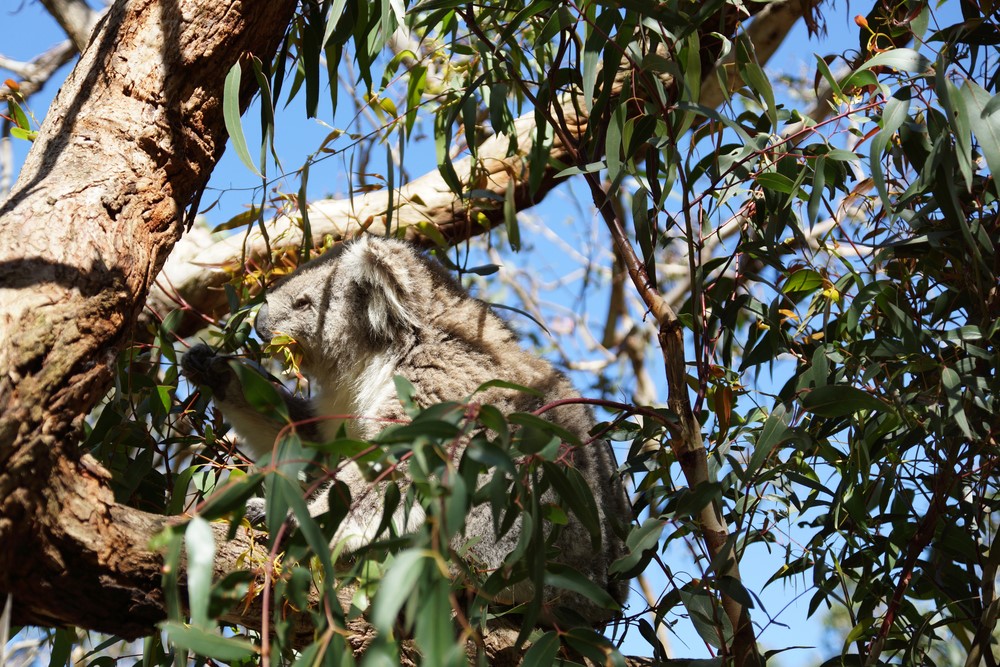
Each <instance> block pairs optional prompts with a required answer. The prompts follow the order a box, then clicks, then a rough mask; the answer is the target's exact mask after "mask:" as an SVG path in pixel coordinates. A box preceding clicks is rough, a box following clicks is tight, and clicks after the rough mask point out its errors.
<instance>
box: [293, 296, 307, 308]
mask: <svg viewBox="0 0 1000 667" xmlns="http://www.w3.org/2000/svg"><path fill="white" fill-rule="evenodd" d="M311 306H312V299H311V298H310V297H309V296H308V295H305V294H303V295H302V296H299V297H296V299H295V301H293V302H292V308H295V309H296V310H304V309H306V308H309V307H311Z"/></svg>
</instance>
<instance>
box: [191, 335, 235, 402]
mask: <svg viewBox="0 0 1000 667" xmlns="http://www.w3.org/2000/svg"><path fill="white" fill-rule="evenodd" d="M181 371H182V372H183V373H184V377H186V378H187V379H188V380H190V381H191V382H193V383H194V384H197V385H201V386H205V387H208V388H209V389H211V390H212V393H214V394H215V395H216V397H217V398H220V399H224V398H225V390H226V386H227V385H228V384H229V378H230V375H232V370H230V368H229V364H228V363H227V361H226V357H224V356H223V355H220V354H216V352H215V350H213V349H212V348H211V347H209V346H208V345H205V344H204V343H199V344H198V345H195V346H194V347H192V348H191V349H190V350H188V351H187V353H186V354H185V355H184V357H183V358H182V359H181Z"/></svg>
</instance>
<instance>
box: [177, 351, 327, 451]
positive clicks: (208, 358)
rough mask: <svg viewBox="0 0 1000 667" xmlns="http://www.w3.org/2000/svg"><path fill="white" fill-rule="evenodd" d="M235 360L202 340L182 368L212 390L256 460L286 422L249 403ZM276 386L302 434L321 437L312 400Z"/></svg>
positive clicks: (227, 418) (303, 435)
mask: <svg viewBox="0 0 1000 667" xmlns="http://www.w3.org/2000/svg"><path fill="white" fill-rule="evenodd" d="M231 359H232V357H230V356H228V355H222V354H217V353H216V352H215V350H213V349H212V348H211V347H209V346H208V345H205V344H203V343H202V344H198V345H195V346H194V347H192V348H191V349H190V350H188V352H187V354H185V355H184V357H183V359H181V369H182V371H183V373H184V376H185V377H187V378H188V380H190V381H191V382H192V383H193V384H196V385H199V386H202V387H208V388H209V389H211V390H212V396H213V398H214V399H215V404H216V406H217V407H218V408H219V409H220V410H222V414H223V416H224V417H225V418H226V420H227V421H228V422H229V423H230V424H232V426H233V428H235V429H236V432H237V433H239V434H240V436H241V438H242V440H243V442H244V443H245V444H246V447H247V449H248V450H249V451H250V453H251V454H252V455H253V457H254V459H255V460H256V459H260V458H261V457H263V456H265V455H266V454H269V453H270V452H271V450H272V448H273V447H274V442H275V440H277V438H278V433H279V432H280V431H281V429H282V428H284V427H285V426H286V424H285V423H284V422H283V421H282V419H281V418H280V417H278V415H267V414H261V413H260V412H258V411H257V410H255V409H254V408H253V406H251V405H250V404H249V403H248V402H247V400H246V397H245V396H244V394H243V387H242V386H241V385H240V382H239V379H238V378H237V377H236V373H234V372H233V369H232V368H230V366H229V362H230V360H231ZM241 363H242V362H241ZM275 389H276V390H277V391H278V393H279V394H280V395H281V398H282V400H283V401H284V402H285V405H286V407H287V409H288V414H289V415H290V416H291V418H292V421H294V422H296V423H298V424H299V426H298V430H299V434H300V435H301V436H302V437H303V438H304V439H306V440H317V439H318V437H319V432H318V430H317V428H316V425H315V424H314V423H312V422H310V421H308V420H309V419H311V418H312V416H313V414H312V410H311V409H310V408H309V405H308V403H307V402H306V401H305V400H303V399H301V398H299V397H297V396H293V395H292V394H291V393H289V392H288V390H287V389H285V388H284V387H282V386H281V385H275Z"/></svg>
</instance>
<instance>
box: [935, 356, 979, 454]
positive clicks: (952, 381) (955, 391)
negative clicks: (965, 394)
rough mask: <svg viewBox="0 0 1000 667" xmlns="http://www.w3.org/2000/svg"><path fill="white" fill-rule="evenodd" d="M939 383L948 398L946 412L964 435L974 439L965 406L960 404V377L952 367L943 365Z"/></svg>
mask: <svg viewBox="0 0 1000 667" xmlns="http://www.w3.org/2000/svg"><path fill="white" fill-rule="evenodd" d="M941 385H942V386H943V387H944V394H945V396H946V397H947V399H948V414H949V415H950V416H951V418H952V419H954V420H955V423H956V424H958V427H959V428H960V429H962V433H964V434H965V437H967V438H968V439H970V440H975V436H974V435H973V433H972V428H971V427H970V426H969V418H968V416H967V415H966V414H965V407H964V406H963V405H962V378H961V377H959V375H958V373H956V372H955V371H954V370H953V369H951V368H948V367H944V368H942V369H941Z"/></svg>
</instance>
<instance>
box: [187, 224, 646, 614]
mask: <svg viewBox="0 0 1000 667" xmlns="http://www.w3.org/2000/svg"><path fill="white" fill-rule="evenodd" d="M255 326H256V329H257V332H258V334H259V335H260V336H261V338H263V339H264V340H265V341H269V340H271V338H272V337H273V336H274V335H275V334H276V333H279V332H280V333H282V334H285V335H288V336H290V337H291V338H293V339H294V340H295V341H296V343H297V344H298V346H299V348H300V350H301V353H302V362H301V370H302V371H303V373H305V374H306V375H307V376H308V378H309V380H310V385H311V387H312V388H313V394H314V395H313V396H312V398H311V399H309V400H306V399H303V398H300V397H298V396H293V395H291V394H290V393H288V392H287V391H285V390H283V389H282V388H280V387H279V390H281V391H283V392H284V394H283V398H284V400H285V402H286V403H287V407H288V411H289V414H290V415H291V417H292V419H293V420H294V421H295V422H296V423H298V424H300V426H299V433H300V435H301V436H302V437H303V438H304V439H307V440H313V441H319V442H323V441H330V440H333V439H334V438H335V437H336V436H337V434H338V433H339V432H340V430H341V428H344V429H346V432H347V433H348V434H349V435H350V436H352V437H355V438H360V439H371V438H373V437H375V436H376V435H377V434H378V433H379V432H380V431H381V430H382V429H383V428H385V426H386V425H387V424H389V423H393V422H398V421H406V419H407V417H406V414H405V412H404V410H403V406H402V404H401V403H400V401H399V399H398V397H397V393H396V387H395V383H394V380H393V378H394V376H396V375H401V376H403V377H404V378H406V379H407V380H408V381H409V382H410V383H411V384H412V385H413V387H414V390H415V394H414V398H415V400H416V401H417V403H418V404H420V405H423V406H426V405H432V404H435V403H439V402H443V401H462V400H467V399H468V398H469V397H470V396H472V394H473V392H475V391H476V389H477V388H479V387H480V385H482V384H483V383H485V382H487V381H489V380H497V379H499V380H505V381H507V382H510V383H514V384H517V385H521V386H524V387H531V388H533V389H535V390H536V391H537V392H538V393H539V394H540V395H531V394H528V393H527V392H520V391H515V390H512V389H507V388H500V387H493V388H489V389H486V390H484V391H482V392H480V393H478V394H476V396H475V397H474V400H476V401H477V402H479V403H481V404H487V403H488V404H492V405H494V406H496V407H497V408H499V409H500V410H501V411H502V412H504V413H505V414H506V413H510V412H515V411H518V412H531V411H533V410H536V409H538V408H539V407H541V406H543V405H546V404H548V403H551V402H553V401H556V400H559V399H572V398H577V397H579V394H578V393H577V392H576V391H575V390H574V389H573V387H572V386H571V384H570V382H569V380H567V378H566V377H565V376H564V375H563V374H562V373H560V372H558V371H557V370H556V369H554V368H553V367H552V366H551V365H550V364H549V363H548V362H546V361H544V360H542V359H540V358H538V357H537V356H535V355H533V354H530V353H528V352H527V351H525V350H524V349H522V348H521V346H520V344H519V343H518V340H517V338H516V336H515V335H514V333H513V332H512V331H511V329H510V328H508V326H507V325H506V323H505V322H504V321H503V320H502V319H501V318H500V317H498V316H497V315H496V314H495V313H494V312H493V311H492V309H490V307H489V306H487V305H486V304H484V303H483V302H481V301H479V300H477V299H474V298H472V297H471V296H469V294H468V293H467V292H466V291H465V290H464V289H463V288H462V287H461V286H460V285H459V284H458V282H457V281H456V280H455V279H454V278H453V277H452V276H451V275H450V273H449V272H448V271H447V269H445V268H444V266H442V265H441V264H440V263H438V262H437V261H435V260H433V259H430V258H428V257H426V256H424V255H422V254H421V253H419V252H418V251H417V250H416V249H415V248H414V247H413V246H412V245H410V244H408V243H405V242H403V241H398V240H392V239H387V238H380V237H374V236H364V237H361V238H359V239H358V240H356V241H353V242H349V243H344V244H341V245H339V246H338V247H336V248H335V249H333V250H332V251H330V252H329V253H327V254H326V255H324V256H322V257H320V258H317V259H315V260H313V261H311V262H308V263H306V264H304V265H302V266H301V267H299V268H298V270H296V271H295V272H294V273H293V274H292V275H290V276H288V277H287V278H285V279H283V280H282V281H280V282H279V283H277V284H276V285H275V286H274V287H273V288H272V289H271V290H270V291H269V292H268V294H267V297H266V301H265V303H264V304H263V305H262V306H261V308H260V311H259V312H258V314H257V319H256V325H255ZM182 364H183V369H184V372H185V375H187V377H188V378H189V379H190V380H191V381H192V382H194V383H196V384H201V385H206V386H208V387H209V388H210V389H212V392H213V397H214V400H215V402H216V404H217V406H218V407H219V409H220V410H221V411H222V413H223V415H224V416H225V417H226V418H227V419H228V421H229V422H230V424H232V426H233V427H234V428H235V429H236V431H237V432H238V433H239V434H240V435H241V437H242V438H243V440H244V442H245V444H246V446H247V449H248V450H250V452H251V453H253V454H254V455H255V456H261V455H264V454H266V453H268V452H270V451H271V450H272V448H273V445H274V442H275V439H276V438H277V437H278V433H279V430H280V428H281V427H282V426H283V424H281V423H280V422H278V421H277V420H272V419H269V417H268V415H262V414H259V413H257V412H256V411H255V410H253V409H252V408H251V407H250V406H249V405H248V404H247V403H246V400H245V399H244V398H243V393H242V390H241V389H240V386H239V384H238V382H237V381H236V378H235V377H234V373H233V372H232V370H231V368H230V367H229V365H228V362H227V361H226V359H225V358H224V357H222V356H217V355H215V353H214V352H213V351H212V350H211V348H209V347H208V346H206V345H199V346H196V347H194V348H192V349H191V350H190V351H189V352H188V353H187V354H186V355H185V357H184V359H183V362H182ZM348 416H349V417H348ZM543 416H544V418H546V419H549V420H551V421H553V422H555V423H556V424H558V425H560V426H562V427H563V428H565V429H567V430H569V431H570V432H572V433H574V434H575V435H577V436H578V437H579V439H580V441H581V442H583V443H586V444H584V445H583V446H581V447H578V448H576V449H575V450H574V451H573V452H572V455H571V457H570V463H569V464H570V465H572V466H574V467H575V468H576V469H577V470H578V471H579V472H580V473H581V475H582V477H583V478H584V479H585V480H586V481H587V483H588V484H589V486H590V490H591V492H592V493H593V496H594V500H595V502H596V505H597V508H598V514H599V518H600V524H601V534H600V549H599V550H597V551H596V552H595V549H594V547H593V544H592V540H591V536H590V533H589V532H588V531H587V530H586V529H585V528H584V527H583V526H582V524H580V522H579V521H578V520H577V519H576V517H575V515H573V514H572V513H571V512H567V515H568V516H569V523H568V524H567V525H564V526H562V529H561V532H560V533H559V536H558V538H557V540H556V546H557V547H558V549H559V556H558V561H559V562H561V563H562V564H563V565H566V566H569V567H572V568H574V569H575V570H577V571H578V572H580V573H581V574H583V575H585V576H587V577H588V578H589V579H590V580H591V581H593V582H594V583H596V584H597V585H598V586H600V587H601V588H603V589H605V590H606V591H607V592H608V593H609V594H610V595H611V597H612V598H614V600H616V601H617V602H618V603H619V604H621V603H624V601H625V598H626V595H627V592H628V587H627V582H626V581H623V580H617V579H612V578H611V577H610V576H609V573H608V568H609V566H610V565H611V563H612V562H613V561H614V560H615V559H616V558H618V557H620V556H621V555H623V553H624V545H623V543H622V541H621V539H620V537H619V533H620V532H621V531H620V530H619V531H616V530H614V526H615V525H617V526H619V527H621V526H623V525H625V524H627V523H629V522H630V521H631V519H632V511H631V507H630V504H629V501H628V498H627V496H626V494H625V491H624V489H623V486H622V483H621V479H620V477H619V475H618V473H617V464H616V462H615V457H614V453H613V452H612V450H611V447H610V445H609V444H608V443H607V442H606V441H595V442H589V443H588V440H589V439H590V438H589V435H588V432H589V431H590V430H591V429H592V428H593V426H594V419H593V416H592V415H591V412H590V410H589V408H588V407H587V406H585V405H582V404H579V403H567V404H564V405H560V406H558V407H555V408H552V409H550V410H548V411H546V412H545V413H544V414H543ZM462 450H463V447H461V446H460V447H459V448H457V450H456V451H455V452H454V456H455V460H456V462H457V461H458V459H459V458H460V457H461V454H462ZM337 479H338V480H339V481H343V482H345V483H346V484H347V486H348V488H349V489H350V491H351V497H352V501H353V504H352V507H351V510H350V511H349V513H348V515H347V516H346V517H345V518H344V520H343V521H342V522H341V524H340V526H339V527H338V529H337V532H336V535H335V537H334V540H333V542H334V543H335V544H346V550H347V551H351V550H356V549H358V548H360V547H361V546H364V545H366V544H369V543H370V542H372V541H373V540H374V539H375V538H376V537H377V536H376V534H375V533H376V531H377V530H378V527H379V524H380V521H381V517H382V502H383V498H384V493H382V492H373V489H372V488H371V487H372V484H373V483H372V482H371V481H369V480H368V479H367V478H366V476H365V475H364V474H363V471H362V470H361V468H360V467H359V466H358V465H357V464H355V463H353V462H347V463H346V464H345V465H343V466H341V467H340V468H339V469H338V473H337ZM549 493H550V494H551V492H549ZM553 498H554V496H553ZM543 500H544V497H543ZM327 509H328V494H327V493H324V492H322V491H321V492H319V493H317V494H316V496H315V497H314V498H313V499H312V500H311V501H310V504H309V511H310V514H312V515H313V516H318V515H320V514H322V513H324V512H325V511H327ZM392 519H393V523H394V524H395V525H394V527H395V529H396V530H397V532H398V533H400V534H404V533H405V532H411V531H414V530H416V529H417V528H418V527H419V526H420V525H421V524H422V523H423V521H424V519H425V517H424V515H423V513H422V510H421V509H420V507H419V506H417V507H414V508H410V509H409V510H408V511H406V512H404V511H403V510H402V509H400V510H398V511H397V512H396V514H395V515H394V516H393V518H392ZM519 528H520V522H519V520H518V522H516V523H515V524H514V526H513V528H512V529H511V530H509V531H508V532H507V533H506V534H505V535H504V536H503V537H502V538H500V539H497V537H496V535H495V531H494V517H493V516H492V510H491V508H490V506H489V504H488V503H484V504H480V505H477V506H475V507H474V508H473V510H472V511H471V513H470V515H469V516H468V517H467V522H466V529H465V535H464V537H465V540H467V541H468V540H477V541H475V542H474V546H473V547H472V549H471V555H472V557H473V558H474V560H475V561H476V562H477V563H481V564H482V565H484V566H485V567H487V568H491V569H495V568H499V567H501V566H502V564H503V563H504V560H505V558H506V557H507V556H508V554H509V553H510V552H511V551H512V550H513V549H514V547H515V546H516V545H517V542H518V531H519ZM531 595H532V591H531V588H530V584H525V585H524V587H522V588H521V589H519V590H514V591H510V595H509V596H508V599H505V600H500V601H501V602H504V603H507V604H516V603H519V602H524V601H526V600H529V599H530V598H531ZM543 598H544V599H545V601H546V602H547V603H549V602H555V603H557V604H564V605H567V606H571V607H572V608H573V609H574V610H575V611H576V612H577V613H578V614H580V615H581V616H583V617H584V618H585V619H587V620H589V621H590V622H592V623H593V624H595V625H596V624H601V623H604V622H607V621H609V620H611V618H613V616H614V612H613V611H612V610H608V609H605V608H602V607H600V606H598V605H596V604H594V603H593V602H591V601H590V600H589V599H587V598H584V597H583V596H580V595H577V594H575V593H572V592H568V591H564V590H559V591H556V590H555V589H553V590H552V591H549V590H548V589H547V590H546V591H545V592H544V593H543ZM552 598H557V599H552Z"/></svg>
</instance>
